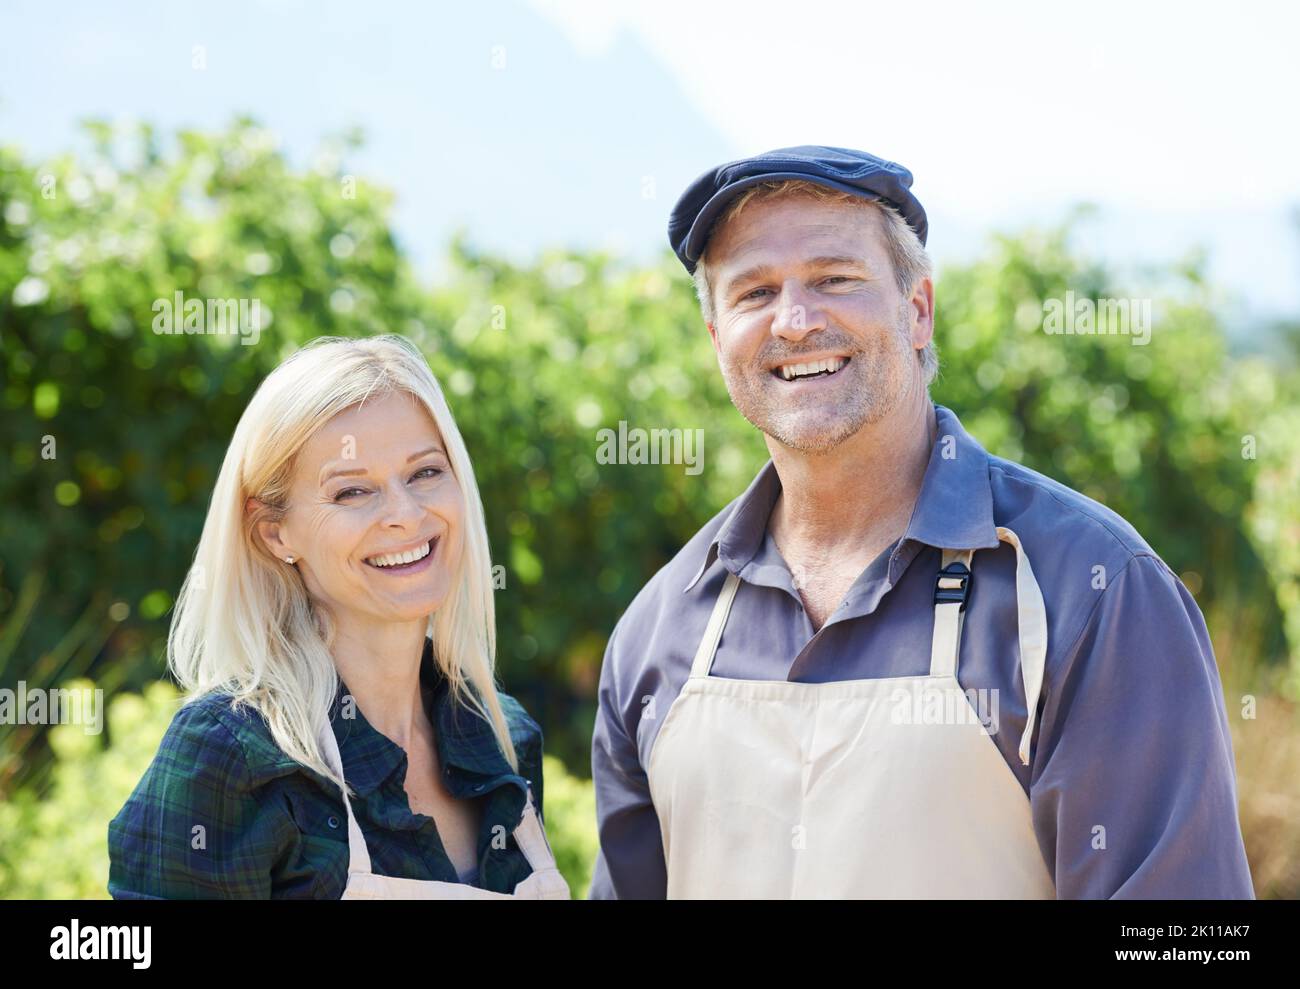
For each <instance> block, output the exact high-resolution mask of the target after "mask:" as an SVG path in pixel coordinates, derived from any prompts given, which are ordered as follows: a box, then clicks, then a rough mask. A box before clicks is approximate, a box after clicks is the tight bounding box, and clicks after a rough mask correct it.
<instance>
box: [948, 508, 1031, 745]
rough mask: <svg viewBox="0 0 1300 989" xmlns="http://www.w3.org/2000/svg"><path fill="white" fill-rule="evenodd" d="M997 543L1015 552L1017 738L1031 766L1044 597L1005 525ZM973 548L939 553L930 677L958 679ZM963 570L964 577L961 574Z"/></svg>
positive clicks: (1027, 562)
mask: <svg viewBox="0 0 1300 989" xmlns="http://www.w3.org/2000/svg"><path fill="white" fill-rule="evenodd" d="M997 534H998V539H999V540H1001V541H1002V542H1004V543H1010V544H1011V545H1012V546H1014V547H1015V550H1016V620H1017V625H1018V634H1019V642H1020V676H1021V680H1022V681H1023V683H1024V687H1025V709H1026V710H1027V711H1028V712H1029V713H1028V717H1027V718H1026V719H1025V730H1024V733H1023V734H1022V735H1021V736H1020V749H1019V754H1020V761H1021V763H1023V764H1024V765H1026V766H1028V765H1029V749H1030V741H1031V739H1032V738H1033V734H1034V724H1035V723H1036V721H1037V719H1038V699H1039V696H1040V695H1041V693H1042V689H1043V671H1044V668H1045V667H1046V663H1047V609H1046V608H1045V607H1044V605H1043V593H1042V591H1041V590H1040V589H1039V586H1038V581H1037V580H1035V579H1034V569H1033V567H1031V566H1030V565H1029V556H1028V554H1026V553H1025V548H1024V547H1023V546H1022V545H1021V544H1020V537H1019V536H1017V535H1016V534H1015V533H1014V532H1012V531H1011V530H1010V529H1008V528H1007V527H1006V526H998V527H997ZM971 557H972V551H971V550H950V549H945V550H944V551H943V566H942V568H941V570H940V572H939V576H938V579H937V580H936V582H935V591H934V602H935V604H934V638H933V639H932V640H931V644H930V675H931V676H950V677H953V678H954V679H955V678H956V676H957V659H958V654H959V653H960V651H961V627H962V619H963V617H964V615H965V611H966V597H967V595H968V593H969V591H970V581H971V570H970V563H971ZM963 570H964V573H963Z"/></svg>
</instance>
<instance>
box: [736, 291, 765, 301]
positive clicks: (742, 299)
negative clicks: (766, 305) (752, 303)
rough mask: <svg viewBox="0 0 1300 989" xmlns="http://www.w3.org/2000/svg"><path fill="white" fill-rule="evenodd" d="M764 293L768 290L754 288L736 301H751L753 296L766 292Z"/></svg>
mask: <svg viewBox="0 0 1300 989" xmlns="http://www.w3.org/2000/svg"><path fill="white" fill-rule="evenodd" d="M766 291H768V289H765V288H755V289H750V290H749V291H748V292H746V293H745V294H744V295H742V296H741V297H740V299H739V300H737V301H739V302H744V301H745V300H746V299H752V298H753V297H754V296H755V295H757V294H758V293H759V292H766Z"/></svg>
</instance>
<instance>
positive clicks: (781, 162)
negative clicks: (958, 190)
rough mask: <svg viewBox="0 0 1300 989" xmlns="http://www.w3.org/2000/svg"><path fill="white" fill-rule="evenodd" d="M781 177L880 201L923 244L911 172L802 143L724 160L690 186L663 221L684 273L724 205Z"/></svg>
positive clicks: (862, 156) (844, 151)
mask: <svg viewBox="0 0 1300 989" xmlns="http://www.w3.org/2000/svg"><path fill="white" fill-rule="evenodd" d="M780 179H804V180H806V181H808V182H816V183H817V184H818V185H824V186H828V187H829V188H831V189H841V190H843V191H844V192H848V193H852V194H853V195H855V196H861V197H862V198H863V199H877V200H882V201H884V202H886V203H888V204H889V205H890V206H893V207H894V208H895V209H896V210H898V212H899V214H900V215H901V216H902V217H903V219H904V220H906V221H907V224H908V226H910V227H911V228H912V229H913V230H914V231H916V236H917V237H919V238H920V240H921V243H922V245H924V244H925V235H926V233H927V231H928V225H927V223H926V219H925V209H924V207H922V206H921V203H920V201H919V200H918V199H917V198H916V197H915V196H914V195H912V192H911V185H912V173H911V172H909V171H908V170H907V169H906V168H904V167H903V166H902V165H899V164H897V163H896V162H892V161H886V160H885V159H883V158H877V157H876V156H875V155H870V154H867V153H866V152H865V151H853V150H851V149H849V148H825V147H820V146H818V145H811V144H805V145H800V146H799V147H797V148H778V149H777V150H775V151H766V152H764V153H763V154H761V155H755V156H754V157H752V158H742V159H740V160H739V161H729V162H727V163H726V164H725V165H719V166H718V167H717V168H711V169H709V171H707V172H705V173H704V174H703V175H701V176H700V177H699V178H698V179H696V180H695V181H694V182H692V183H691V184H690V187H689V188H688V189H687V190H686V191H685V192H684V193H682V196H681V198H680V199H678V200H677V205H676V206H674V207H673V212H672V215H671V216H670V217H669V220H668V242H669V243H670V244H672V246H673V250H674V251H675V252H676V254H677V257H678V258H680V259H681V262H682V264H683V265H685V266H686V270H687V271H689V272H691V273H692V274H694V272H695V265H696V263H697V262H698V261H699V260H700V255H701V254H703V253H704V246H705V244H706V243H707V242H708V239H709V233H710V232H711V230H712V228H713V223H714V221H715V220H717V218H718V217H719V216H720V215H721V214H722V211H723V210H724V209H725V208H726V205H727V203H729V202H730V201H731V200H732V199H734V198H735V197H736V196H737V195H739V194H740V193H741V192H744V191H745V190H746V189H748V188H749V187H750V186H752V185H757V184H758V183H760V182H770V181H775V180H780Z"/></svg>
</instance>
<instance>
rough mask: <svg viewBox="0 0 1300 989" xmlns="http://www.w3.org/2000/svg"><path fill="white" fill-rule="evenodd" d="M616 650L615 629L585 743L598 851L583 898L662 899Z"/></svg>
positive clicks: (659, 857)
mask: <svg viewBox="0 0 1300 989" xmlns="http://www.w3.org/2000/svg"><path fill="white" fill-rule="evenodd" d="M618 650H619V646H618V628H617V627H616V628H615V629H614V632H613V634H612V635H611V636H610V639H609V644H608V645H607V646H606V648H605V658H604V661H603V663H602V665H601V669H600V688H599V693H598V699H597V710H596V726H595V730H594V732H593V734H592V740H591V776H592V781H593V783H594V784H595V790H596V829H597V833H598V835H599V839H600V851H599V853H598V855H597V856H596V863H595V866H594V868H593V871H592V880H591V888H590V890H589V891H588V893H587V898H588V899H591V900H614V899H663V898H664V897H665V896H666V895H667V891H668V877H667V869H666V868H665V866H664V852H663V839H662V836H661V835H660V832H659V817H658V815H657V814H656V813H655V808H654V804H653V803H652V802H651V800H650V785H649V781H648V780H647V778H646V774H645V772H644V771H643V770H642V768H641V761H640V756H639V754H638V752H637V746H636V741H635V739H634V735H633V733H631V732H629V731H628V730H627V728H626V727H625V724H624V720H623V710H624V709H623V705H622V704H621V703H620V701H619V697H618V689H617V687H618V684H617V672H618V671H617V667H618V665H619V652H618ZM637 710H638V711H639V710H640V708H639V707H638V708H637Z"/></svg>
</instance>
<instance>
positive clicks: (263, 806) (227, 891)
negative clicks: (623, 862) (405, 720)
mask: <svg viewBox="0 0 1300 989" xmlns="http://www.w3.org/2000/svg"><path fill="white" fill-rule="evenodd" d="M420 681H421V684H422V685H425V686H428V687H430V688H432V690H433V692H434V693H433V702H432V707H431V708H430V709H429V716H430V719H431V720H432V722H433V724H434V727H435V737H436V739H437V746H438V759H439V763H440V764H441V766H442V771H443V774H444V782H445V784H446V786H447V789H448V790H449V791H450V792H451V794H452V795H453V796H455V797H456V798H458V799H461V798H482V800H481V802H480V803H481V807H482V826H481V828H480V831H479V838H478V874H477V876H476V877H475V878H474V883H473V884H474V885H476V886H479V887H481V888H483V889H489V890H493V891H495V892H500V893H510V892H513V891H514V888H515V886H516V884H518V883H519V882H520V881H521V880H523V879H525V878H526V877H527V876H528V875H529V874H530V873H531V872H532V868H531V867H530V866H529V864H528V860H527V859H526V858H525V857H524V854H523V852H522V851H521V850H520V848H519V846H518V844H516V842H515V839H514V835H513V831H514V828H515V827H516V826H517V825H518V824H519V822H520V820H521V819H522V818H523V809H524V799H525V793H526V783H529V782H531V784H532V789H533V798H534V801H535V803H536V805H537V807H538V815H539V817H540V816H541V809H540V808H541V805H542V764H541V763H542V731H541V728H540V727H539V726H538V724H537V723H536V722H535V721H534V720H533V719H532V718H531V717H529V715H528V714H527V713H526V712H525V711H524V709H523V707H522V706H520V704H519V702H518V701H516V700H515V699H514V698H513V697H511V696H510V695H508V694H504V693H499V694H498V696H499V697H500V699H501V707H502V711H503V713H504V714H505V716H506V721H507V723H508V724H509V725H510V734H511V739H512V741H513V742H514V745H515V750H516V752H517V754H518V756H519V773H518V774H516V773H514V772H513V771H512V770H511V769H510V764H509V763H508V762H506V760H505V756H504V755H502V753H501V751H500V749H499V748H498V746H497V743H496V737H495V735H494V734H493V733H492V729H491V726H490V725H489V724H488V723H487V722H486V721H484V720H483V719H482V718H480V717H478V716H477V715H476V714H474V712H472V711H469V710H466V709H464V708H462V707H460V705H457V704H453V703H451V702H450V700H449V690H448V685H447V682H446V680H445V678H443V676H442V675H441V673H439V671H438V670H437V667H436V665H435V663H434V661H433V651H432V642H431V641H429V640H427V639H426V640H425V649H424V658H423V661H422V662H421V666H420ZM346 695H347V687H346V685H341V686H340V689H339V692H338V693H337V694H336V696H335V699H334V705H333V707H332V709H331V712H330V713H331V719H332V724H333V728H334V735H335V737H336V738H337V739H338V741H339V750H340V752H341V754H342V757H343V767H344V772H345V774H346V776H347V780H348V782H349V783H350V784H351V786H352V788H353V789H354V791H355V793H356V795H355V796H354V797H353V799H352V804H353V813H354V814H356V817H357V823H358V824H360V825H361V830H362V831H363V832H364V833H365V836H366V845H367V848H368V849H369V851H370V858H371V869H372V870H373V871H374V872H376V873H379V874H381V875H386V876H401V877H405V878H410V879H435V880H441V881H443V882H451V883H455V882H460V878H459V876H458V875H457V873H456V869H455V866H454V865H453V864H452V862H451V860H450V859H449V858H448V856H447V853H446V851H445V850H444V849H443V845H442V841H441V840H440V838H439V836H438V831H437V827H436V825H435V822H434V820H433V818H432V817H429V816H426V815H423V814H415V813H412V811H411V809H410V805H409V803H408V801H407V796H406V791H405V789H404V788H403V781H404V780H405V778H406V765H407V757H406V752H405V751H404V750H403V749H402V748H401V747H400V746H398V745H397V744H395V743H394V742H392V741H391V740H390V739H388V738H387V737H385V736H384V735H383V734H381V733H380V732H378V731H376V730H375V729H374V728H373V727H371V725H370V724H369V723H368V722H367V721H366V719H365V718H364V717H363V716H362V714H361V711H360V708H358V707H357V706H356V705H355V704H353V705H351V710H352V711H353V712H355V717H352V718H343V717H338V716H337V714H338V709H339V705H340V703H341V701H342V699H343V698H344V697H345V696H346ZM200 827H201V828H202V830H201V831H200V830H198V829H199V828H200ZM501 828H503V829H504V833H505V834H506V835H508V837H507V839H506V841H505V847H501V848H494V847H493V840H492V839H493V837H494V836H495V835H497V834H501V833H502V831H501V830H499V829H501ZM496 844H497V845H500V844H501V842H500V841H497V842H496ZM108 851H109V862H110V866H109V879H108V892H109V894H110V895H111V896H112V897H114V898H115V899H209V898H221V899H225V898H229V899H254V898H260V899H266V898H296V899H338V898H339V897H340V896H341V895H342V894H343V888H344V885H345V884H346V882H347V871H348V828H347V817H346V816H345V811H344V807H343V794H342V793H341V792H340V790H339V788H338V786H337V785H336V784H335V783H334V782H333V781H332V780H329V779H328V778H326V777H324V776H321V775H320V774H319V773H316V772H315V771H313V770H310V769H308V768H307V767H305V766H303V765H302V764H301V763H298V762H295V761H293V760H292V759H290V758H289V757H288V756H286V755H285V754H284V753H283V752H282V751H281V750H280V748H279V746H278V745H276V743H275V741H274V740H273V739H272V737H271V734H270V731H269V729H268V728H267V726H266V723H265V721H264V720H263V719H262V717H261V715H260V714H258V713H257V712H256V711H253V710H251V709H245V710H244V711H241V712H240V713H235V712H234V711H233V710H232V709H231V707H230V704H229V696H228V695H225V694H221V693H218V692H211V693H209V694H207V695H205V696H204V697H202V698H200V699H199V700H196V701H194V702H192V703H190V704H187V705H185V706H183V707H182V708H181V709H180V710H179V711H178V712H177V714H176V715H175V717H174V718H173V719H172V722H171V724H170V726H169V727H168V729H167V732H166V734H165V735H164V736H163V739H162V742H161V744H160V745H159V747H158V753H157V755H155V757H154V760H153V762H152V763H151V764H150V766H149V768H148V769H147V770H146V771H145V774H144V776H143V778H142V779H141V780H140V782H139V783H138V784H137V785H136V788H135V790H134V792H133V793H132V794H131V796H130V797H129V798H128V799H127V802H126V804H125V805H124V806H123V807H122V809H121V810H120V811H119V812H118V814H117V816H116V817H114V818H113V820H112V821H110V822H109V825H108Z"/></svg>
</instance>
